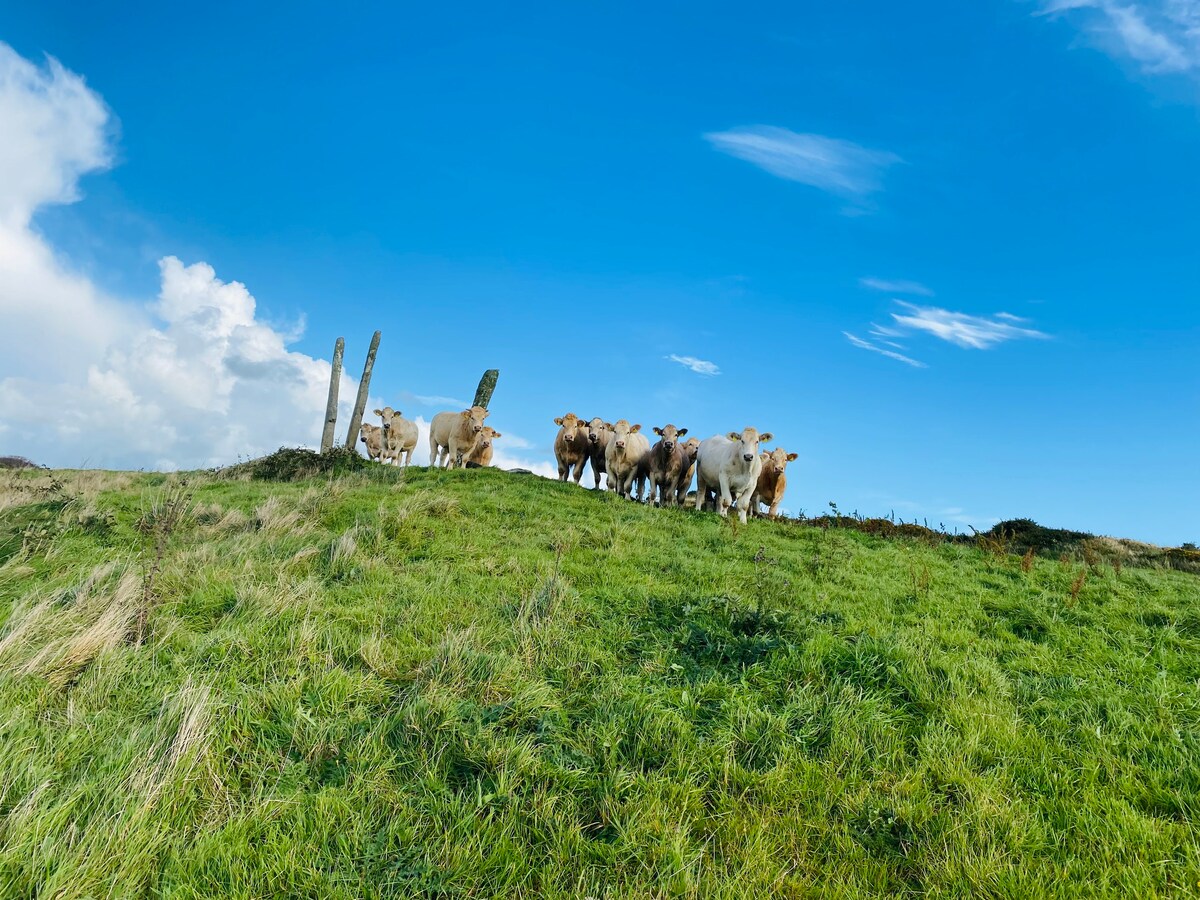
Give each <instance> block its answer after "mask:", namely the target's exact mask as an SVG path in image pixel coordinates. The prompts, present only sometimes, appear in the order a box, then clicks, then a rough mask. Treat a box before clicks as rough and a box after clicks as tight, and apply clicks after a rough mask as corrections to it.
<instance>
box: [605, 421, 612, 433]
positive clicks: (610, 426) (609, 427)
mask: <svg viewBox="0 0 1200 900" xmlns="http://www.w3.org/2000/svg"><path fill="white" fill-rule="evenodd" d="M604 427H605V428H607V429H608V430H609V431H612V430H613V423H612V422H605V423H604Z"/></svg>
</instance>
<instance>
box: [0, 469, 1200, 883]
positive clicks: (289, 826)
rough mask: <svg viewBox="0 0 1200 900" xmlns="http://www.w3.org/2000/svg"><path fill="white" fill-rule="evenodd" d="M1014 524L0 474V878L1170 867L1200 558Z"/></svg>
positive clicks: (1178, 869) (371, 482)
mask: <svg viewBox="0 0 1200 900" xmlns="http://www.w3.org/2000/svg"><path fill="white" fill-rule="evenodd" d="M882 523H887V524H886V525H885V524H882ZM1003 526H1004V527H1001V526H997V529H993V530H992V531H991V532H989V533H988V534H986V535H980V536H971V537H969V538H964V537H962V536H954V535H946V534H944V532H941V531H937V530H932V529H927V528H924V526H915V525H912V524H899V523H893V522H891V521H890V520H885V519H873V520H872V519H859V518H857V517H853V516H843V515H840V514H836V513H835V514H833V515H831V516H823V517H820V518H818V519H813V520H809V521H808V522H797V521H795V520H788V521H785V522H770V521H754V520H752V521H751V522H750V523H749V524H748V525H744V526H742V525H739V524H738V523H737V522H736V520H732V521H725V520H720V519H718V517H717V516H715V515H712V514H697V513H695V512H693V511H690V510H674V509H666V510H657V509H650V508H647V507H644V506H638V505H636V504H632V503H628V502H625V501H621V500H619V499H617V498H616V497H614V496H611V495H607V494H599V495H597V494H593V493H591V492H588V491H584V490H580V489H579V488H577V487H575V486H574V485H564V484H560V483H558V482H553V481H547V480H544V479H540V478H529V477H519V476H515V475H510V474H508V473H505V472H501V471H497V470H467V471H463V470H459V471H450V472H444V471H430V470H425V469H412V470H408V471H407V472H400V471H397V470H395V469H392V468H384V467H381V466H378V465H370V464H367V463H366V461H365V460H363V461H362V462H361V463H360V462H355V461H352V460H351V459H350V455H349V454H346V455H344V456H343V457H337V456H330V457H327V458H322V457H319V456H318V455H317V454H311V453H308V452H307V451H281V453H280V454H274V455H272V457H267V458H266V459H264V460H255V461H252V462H250V463H244V464H242V465H241V466H239V467H235V468H234V469H232V470H226V471H224V472H221V473H190V474H181V475H171V476H168V475H162V474H133V473H104V472H48V471H44V470H26V471H15V472H8V473H4V474H3V475H0V897H10V896H11V897H62V898H72V897H93V896H110V895H133V896H146V895H150V896H157V895H170V896H172V897H184V898H187V897H193V898H199V897H212V896H228V895H235V896H268V895H269V896H278V895H299V896H314V897H315V896H319V897H334V898H357V897H397V898H399V897H405V898H407V897H492V896H495V897H509V896H513V897H559V898H567V897H570V898H583V897H588V896H592V897H597V898H600V897H610V898H625V897H668V896H670V897H676V896H679V897H725V898H742V897H809V896H840V897H884V896H896V895H905V894H907V895H917V894H920V895H928V896H934V897H946V898H957V897H964V896H998V897H1014V898H1016V897H1022V898H1023V897H1076V896H1103V897H1129V896H1137V897H1141V898H1150V897H1176V896H1186V895H1188V894H1190V893H1195V892H1196V891H1197V888H1198V886H1200V840H1198V834H1197V829H1196V826H1195V824H1194V823H1195V822H1196V821H1197V816H1198V815H1200V579H1197V578H1196V577H1195V576H1194V575H1192V574H1188V573H1185V572H1180V571H1175V570H1174V569H1175V568H1177V565H1176V563H1177V560H1176V558H1175V557H1174V556H1172V555H1170V554H1168V555H1166V556H1161V555H1160V556H1154V555H1153V554H1151V553H1150V552H1149V551H1146V553H1145V554H1143V555H1141V556H1139V555H1138V554H1137V553H1136V552H1135V551H1134V550H1133V549H1130V548H1131V547H1132V546H1134V545H1129V542H1119V541H1118V542H1112V543H1113V545H1114V546H1112V547H1110V546H1109V545H1108V544H1107V543H1105V542H1106V541H1107V540H1108V539H1101V538H1092V537H1091V536H1088V535H1074V536H1072V534H1071V533H1068V532H1058V531H1054V530H1050V529H1042V528H1041V527H1040V526H1037V525H1035V524H1034V523H1032V522H1027V521H1024V520H1018V521H1016V522H1010V523H1003ZM1127 545H1129V546H1127ZM1136 546H1145V545H1136ZM1151 549H1152V550H1154V551H1159V548H1151ZM1159 552H1161V553H1167V551H1159ZM1179 552H1181V553H1185V554H1186V553H1187V552H1188V551H1179ZM1171 553H1174V551H1171ZM1181 559H1182V560H1183V561H1184V562H1188V561H1190V560H1191V559H1192V557H1189V556H1184V557H1181Z"/></svg>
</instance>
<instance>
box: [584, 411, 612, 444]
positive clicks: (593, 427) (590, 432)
mask: <svg viewBox="0 0 1200 900" xmlns="http://www.w3.org/2000/svg"><path fill="white" fill-rule="evenodd" d="M586 427H587V439H588V443H589V444H599V443H600V438H601V437H603V436H604V432H606V431H612V426H611V425H609V424H608V423H607V422H605V421H604V420H603V419H601V418H599V417H596V418H594V419H592V420H591V421H590V422H588V423H587V426H586Z"/></svg>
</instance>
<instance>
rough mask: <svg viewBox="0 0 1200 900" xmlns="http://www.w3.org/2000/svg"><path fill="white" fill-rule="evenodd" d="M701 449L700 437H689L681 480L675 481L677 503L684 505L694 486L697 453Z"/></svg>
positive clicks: (684, 451)
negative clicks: (690, 489)
mask: <svg viewBox="0 0 1200 900" xmlns="http://www.w3.org/2000/svg"><path fill="white" fill-rule="evenodd" d="M699 450H700V438H688V439H687V443H685V444H684V445H683V454H684V457H685V458H684V466H683V468H681V469H680V470H679V480H678V481H677V482H675V504H676V505H677V506H682V505H683V504H684V503H685V502H686V501H687V494H688V488H690V487H691V486H692V476H693V475H695V474H696V454H697V453H698V452H699Z"/></svg>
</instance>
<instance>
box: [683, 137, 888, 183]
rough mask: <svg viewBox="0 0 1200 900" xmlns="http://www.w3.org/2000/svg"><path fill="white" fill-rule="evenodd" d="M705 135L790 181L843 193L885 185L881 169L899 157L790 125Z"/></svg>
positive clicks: (719, 147) (718, 146) (718, 145)
mask: <svg viewBox="0 0 1200 900" xmlns="http://www.w3.org/2000/svg"><path fill="white" fill-rule="evenodd" d="M704 137H705V139H706V140H707V141H708V142H709V143H710V144H712V145H713V147H715V148H716V149H717V150H720V151H721V152H722V153H728V154H729V155H730V156H736V157H737V158H738V159H743V160H745V161H746V162H750V163H753V164H754V165H756V166H758V167H759V168H762V169H765V170H766V171H768V172H770V173H771V174H772V175H776V176H778V177H779V178H785V179H787V180H788V181H798V182H800V183H801V184H807V185H811V186H812V187H815V188H819V189H820V190H822V191H827V192H828V193H831V194H836V195H837V196H839V197H846V198H849V199H860V198H862V197H865V196H867V195H868V194H872V193H874V192H876V191H879V190H881V189H882V187H883V173H884V171H886V170H887V168H888V167H889V166H892V165H894V164H895V163H898V162H901V161H902V160H901V159H900V157H898V156H896V155H895V154H894V153H888V152H886V151H881V150H870V149H868V148H866V147H861V146H859V145H858V144H855V143H853V142H851V141H844V140H841V139H839V138H831V137H825V136H823V135H820V134H797V133H796V132H794V131H789V130H788V129H786V128H776V127H773V126H770V125H751V126H748V127H744V128H733V129H731V130H729V131H720V132H712V133H709V134H706V135H704Z"/></svg>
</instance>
